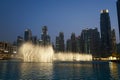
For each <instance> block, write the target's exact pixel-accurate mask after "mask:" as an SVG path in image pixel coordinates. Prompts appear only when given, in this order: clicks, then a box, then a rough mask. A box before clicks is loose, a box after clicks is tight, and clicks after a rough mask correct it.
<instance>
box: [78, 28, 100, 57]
mask: <svg viewBox="0 0 120 80" xmlns="http://www.w3.org/2000/svg"><path fill="white" fill-rule="evenodd" d="M99 48H100V35H99V32H98V30H97V28H95V29H84V30H82V33H81V37H80V49H81V52H82V53H89V54H92V55H93V57H99Z"/></svg>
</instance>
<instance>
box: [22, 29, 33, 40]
mask: <svg viewBox="0 0 120 80" xmlns="http://www.w3.org/2000/svg"><path fill="white" fill-rule="evenodd" d="M24 40H25V41H31V40H32V31H31V30H30V29H26V30H25V32H24Z"/></svg>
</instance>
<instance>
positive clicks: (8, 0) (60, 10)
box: [0, 0, 119, 42]
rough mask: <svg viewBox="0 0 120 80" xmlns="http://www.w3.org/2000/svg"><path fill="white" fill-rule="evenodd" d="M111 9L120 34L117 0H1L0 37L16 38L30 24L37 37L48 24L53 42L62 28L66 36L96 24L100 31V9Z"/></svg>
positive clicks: (11, 40) (29, 26)
mask: <svg viewBox="0 0 120 80" xmlns="http://www.w3.org/2000/svg"><path fill="white" fill-rule="evenodd" d="M102 9H108V10H109V13H110V19H111V27H112V29H113V28H115V30H116V35H117V42H119V38H118V22H117V10H116V0H0V41H9V42H13V41H15V40H16V39H17V36H19V35H20V36H23V35H24V30H25V29H26V28H30V29H31V30H32V34H33V35H36V36H37V37H38V39H40V36H41V28H42V26H44V25H46V26H47V27H48V33H49V35H50V36H51V39H52V42H55V37H56V36H58V35H59V32H60V31H62V32H64V35H65V40H66V39H68V38H70V36H71V33H72V32H75V33H76V36H78V35H80V34H81V31H82V29H86V28H95V27H97V28H98V30H99V31H100V10H102Z"/></svg>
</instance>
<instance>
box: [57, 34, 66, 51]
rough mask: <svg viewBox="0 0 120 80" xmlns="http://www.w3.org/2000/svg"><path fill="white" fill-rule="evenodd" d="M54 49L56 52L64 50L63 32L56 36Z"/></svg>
mask: <svg viewBox="0 0 120 80" xmlns="http://www.w3.org/2000/svg"><path fill="white" fill-rule="evenodd" d="M56 51H57V52H64V51H65V44H64V33H63V32H60V33H59V36H57V37H56Z"/></svg>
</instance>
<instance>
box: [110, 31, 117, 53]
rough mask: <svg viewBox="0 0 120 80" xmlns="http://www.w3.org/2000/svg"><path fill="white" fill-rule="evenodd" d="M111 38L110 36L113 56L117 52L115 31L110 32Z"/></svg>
mask: <svg viewBox="0 0 120 80" xmlns="http://www.w3.org/2000/svg"><path fill="white" fill-rule="evenodd" d="M111 36H112V54H113V55H114V54H115V53H116V51H117V46H116V35H115V29H113V30H112V31H111Z"/></svg>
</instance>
